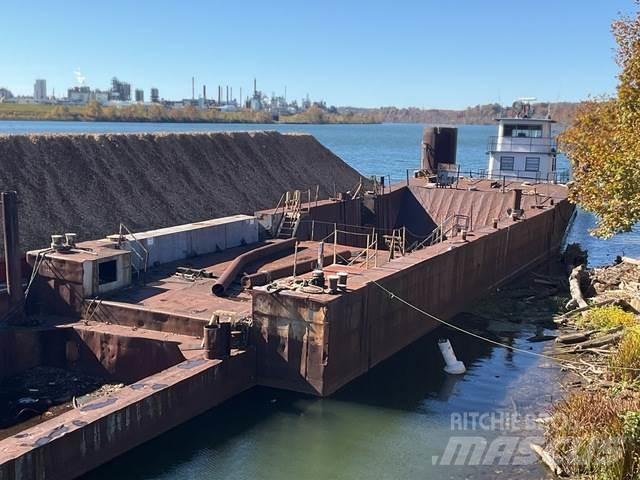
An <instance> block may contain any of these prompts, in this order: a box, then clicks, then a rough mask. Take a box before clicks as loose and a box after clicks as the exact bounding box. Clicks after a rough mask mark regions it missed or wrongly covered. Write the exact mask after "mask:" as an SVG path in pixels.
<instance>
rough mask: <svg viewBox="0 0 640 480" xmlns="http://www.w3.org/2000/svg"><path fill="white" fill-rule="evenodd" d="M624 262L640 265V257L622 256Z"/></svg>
mask: <svg viewBox="0 0 640 480" xmlns="http://www.w3.org/2000/svg"><path fill="white" fill-rule="evenodd" d="M622 262H623V263H629V264H631V265H637V266H639V267H640V259H637V258H631V257H622Z"/></svg>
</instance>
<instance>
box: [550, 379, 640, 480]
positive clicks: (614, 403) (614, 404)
mask: <svg viewBox="0 0 640 480" xmlns="http://www.w3.org/2000/svg"><path fill="white" fill-rule="evenodd" d="M546 434H547V440H548V448H549V450H550V451H551V452H553V455H554V456H555V458H556V461H557V462H559V464H560V465H561V467H562V468H563V469H564V471H565V472H567V473H568V474H570V475H576V476H581V477H580V478H584V477H583V476H584V475H589V476H590V478H595V479H602V480H604V479H611V480H613V479H633V478H638V475H640V461H639V460H640V398H638V397H625V398H620V397H614V396H611V395H609V394H607V393H605V392H601V391H596V392H585V391H581V392H576V393H574V394H572V395H571V396H569V397H568V398H567V399H566V400H563V401H562V402H560V403H558V404H557V405H556V406H555V407H554V411H553V417H552V420H551V422H550V423H549V425H548V428H547V432H546Z"/></svg>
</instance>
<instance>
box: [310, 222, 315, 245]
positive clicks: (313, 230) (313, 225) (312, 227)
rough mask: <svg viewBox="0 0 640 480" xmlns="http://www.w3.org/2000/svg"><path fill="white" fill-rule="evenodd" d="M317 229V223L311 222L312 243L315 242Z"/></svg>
mask: <svg viewBox="0 0 640 480" xmlns="http://www.w3.org/2000/svg"><path fill="white" fill-rule="evenodd" d="M315 228H316V221H315V220H311V241H312V242H313V239H314V233H315Z"/></svg>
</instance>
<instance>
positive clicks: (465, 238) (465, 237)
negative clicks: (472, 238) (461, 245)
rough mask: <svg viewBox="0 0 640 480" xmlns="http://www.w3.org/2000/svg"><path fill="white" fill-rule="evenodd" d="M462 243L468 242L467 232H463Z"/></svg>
mask: <svg viewBox="0 0 640 480" xmlns="http://www.w3.org/2000/svg"><path fill="white" fill-rule="evenodd" d="M462 241H463V242H466V241H467V231H466V230H464V229H463V230H462Z"/></svg>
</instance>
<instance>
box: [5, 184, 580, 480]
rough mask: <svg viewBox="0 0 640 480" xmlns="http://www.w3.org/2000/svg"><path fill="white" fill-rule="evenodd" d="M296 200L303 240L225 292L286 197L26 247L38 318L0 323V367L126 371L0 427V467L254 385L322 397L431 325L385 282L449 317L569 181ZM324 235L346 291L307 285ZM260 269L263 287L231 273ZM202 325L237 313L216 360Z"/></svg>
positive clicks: (560, 208) (566, 207)
mask: <svg viewBox="0 0 640 480" xmlns="http://www.w3.org/2000/svg"><path fill="white" fill-rule="evenodd" d="M297 208H298V210H297V213H298V214H299V218H297V221H296V222H297V225H296V228H295V232H293V236H294V237H295V238H297V240H298V242H299V243H298V249H297V250H296V251H287V252H285V253H283V254H282V255H280V256H277V258H274V257H265V258H263V259H260V260H259V261H254V262H252V263H248V264H247V265H244V266H243V268H242V269H241V273H240V275H238V276H237V278H236V279H235V283H234V284H232V285H231V286H230V288H229V289H228V290H227V294H226V296H222V297H220V296H216V295H213V294H212V293H211V292H212V286H213V285H214V284H215V283H216V282H218V281H219V280H220V278H221V277H222V276H223V274H224V273H225V272H226V271H228V269H229V267H230V266H231V264H232V263H233V262H234V260H235V259H237V258H239V257H240V256H242V255H243V254H244V253H247V252H249V251H252V250H254V249H256V248H258V247H261V246H264V245H267V244H271V243H275V242H278V241H282V240H274V239H272V238H269V237H270V236H277V235H275V232H276V231H277V230H278V229H277V228H276V226H277V225H279V224H281V223H282V222H283V218H284V217H285V216H286V215H287V211H286V210H285V209H280V210H279V209H277V208H276V209H271V210H265V211H260V212H257V213H256V214H255V215H254V216H235V217H227V218H225V219H216V220H211V221H208V222H198V223H196V224H188V225H183V226H180V227H173V228H171V229H162V230H158V231H152V232H142V233H136V234H135V235H127V236H124V237H119V238H117V239H114V238H112V237H110V238H108V239H103V240H97V241H89V242H80V243H78V244H77V245H73V247H72V248H69V249H67V250H65V251H50V250H46V251H34V252H30V253H29V254H28V261H29V263H30V264H31V265H32V266H33V268H34V270H35V273H36V276H35V281H34V284H33V286H32V290H31V294H30V295H31V296H30V297H29V300H30V302H29V304H28V307H29V308H30V312H31V317H30V318H32V319H40V320H41V324H40V325H39V326H38V327H37V328H34V327H30V326H28V325H26V324H24V325H22V326H19V327H13V328H8V329H3V330H1V331H0V346H1V347H2V351H3V352H5V355H7V357H6V358H11V361H10V362H5V364H6V365H5V364H3V368H4V370H3V371H0V374H1V376H2V377H4V376H7V375H9V374H11V373H15V372H19V371H24V370H25V369H27V368H30V367H32V366H35V365H45V364H46V365H55V366H60V367H62V368H66V369H69V370H77V371H99V372H100V373H102V374H104V375H105V376H106V377H108V378H111V379H113V380H119V381H122V382H123V383H125V384H126V386H125V388H123V389H121V390H120V391H118V392H116V393H114V394H112V395H108V396H105V397H101V398H97V399H95V400H93V401H91V402H89V403H87V404H84V405H83V406H81V407H79V408H74V409H73V410H70V411H68V412H65V413H62V414H61V415H59V416H57V417H54V418H50V419H47V420H44V421H42V423H39V424H38V425H35V426H32V427H30V428H28V429H26V430H24V431H21V432H20V433H19V434H16V435H13V436H12V437H10V438H6V439H4V440H2V441H0V478H1V479H3V480H4V479H11V480H13V479H18V478H45V477H46V478H55V479H58V478H59V479H66V478H74V477H76V476H78V475H81V474H82V473H84V472H86V471H88V470H89V469H92V468H95V467H96V466H98V465H100V464H102V463H104V462H106V461H108V460H109V459H111V458H113V457H115V456H117V455H119V454H121V453H122V452H124V451H126V450H128V449H130V448H133V447H134V446H135V445H138V444H140V443H142V442H144V441H146V440H148V439H150V438H152V437H154V436H156V435H159V434H161V433H163V432H165V431H167V430H168V429H170V428H172V427H173V426H175V425H177V424H179V423H181V422H183V421H185V420H187V419H188V418H191V417H193V416H195V415H197V414H199V413H201V412H204V411H205V410H207V409H209V408H211V407H213V406H215V405H217V404H219V403H220V402H222V401H225V400H228V399H231V398H232V397H233V396H234V395H235V394H237V393H239V392H241V391H243V390H245V389H248V388H251V387H252V386H254V385H267V386H272V387H278V388H285V389H289V390H295V391H300V392H305V393H311V394H314V395H319V396H326V395H331V394H332V393H334V392H335V391H336V390H338V389H339V388H340V387H342V386H344V385H345V384H346V383H348V382H349V381H351V380H353V379H354V378H356V377H358V376H359V375H361V374H363V373H364V372H366V371H367V370H369V369H370V368H372V367H373V366H375V365H376V364H378V363H380V362H382V361H383V360H385V359H386V358H388V357H390V356H391V355H393V354H394V353H396V352H398V351H399V350H401V349H402V348H404V347H406V346H407V345H409V344H410V343H412V342H413V341H415V340H416V339H418V338H419V337H421V336H423V335H424V334H426V333H428V332H429V331H431V330H433V329H434V328H436V327H437V325H438V324H437V322H436V321H434V320H433V319H430V318H426V317H425V316H423V315H421V314H420V313H419V312H417V311H416V310H414V309H411V308H409V307H407V305H406V304H405V303H403V302H399V301H398V300H397V298H394V296H395V297H399V298H401V299H403V300H404V301H406V302H408V303H410V304H412V305H415V306H418V307H420V308H422V309H424V310H425V311H428V312H429V313H431V314H433V315H435V316H437V317H440V318H444V319H447V318H450V317H451V316H453V315H454V314H456V313H458V312H460V311H462V310H463V309H464V308H465V306H466V305H467V304H469V303H470V302H472V301H474V300H477V299H478V298H479V297H481V296H482V295H484V294H486V293H487V292H488V291H490V290H491V289H493V288H495V287H497V286H499V285H500V284H502V283H504V282H507V281H509V280H510V279H511V278H513V277H515V276H517V275H519V274H520V273H522V272H524V271H526V270H527V269H530V268H532V267H533V266H534V265H536V264H538V263H539V262H542V261H544V260H546V259H548V258H550V257H551V256H553V255H555V254H556V253H557V252H558V249H559V246H560V243H561V241H562V238H563V236H564V233H565V230H566V228H567V225H568V223H569V221H570V218H571V216H572V214H573V210H574V207H573V206H572V205H570V204H569V203H568V201H567V199H566V187H565V186H562V185H552V184H536V183H528V182H525V183H522V182H516V181H510V182H502V183H501V184H500V183H499V182H492V181H489V180H482V179H460V180H459V181H458V182H457V184H456V185H455V186H451V188H436V187H435V186H434V185H427V184H426V182H425V180H424V179H411V180H409V181H407V182H406V183H402V184H398V185H393V186H391V187H388V188H387V190H385V191H374V192H366V193H365V194H363V195H361V196H357V197H356V196H351V195H344V196H343V198H342V199H340V200H338V199H334V200H324V201H317V202H309V203H302V204H299V205H298V206H297ZM434 232H435V234H434ZM270 234H271V235H270ZM400 239H401V242H402V245H401V246H400V248H397V245H394V243H395V242H399V241H400ZM320 241H323V243H322V247H320ZM318 250H322V254H321V256H320V258H322V264H323V265H324V269H323V270H324V275H326V276H331V275H333V274H335V273H338V272H346V273H347V276H348V282H347V286H346V288H341V289H340V290H338V291H334V292H329V291H328V290H327V289H326V288H318V287H314V285H313V283H314V282H315V281H316V276H317V273H314V272H311V270H312V268H314V266H313V264H314V263H315V262H314V259H316V258H317V257H318ZM334 250H335V254H334ZM144 258H146V260H145V261H144V262H143V261H142V260H141V259H144ZM334 259H335V260H336V262H334ZM353 259H357V260H356V261H353V262H352V260H353ZM350 263H351V264H350ZM294 264H295V265H296V267H297V266H298V265H300V266H301V267H300V269H297V271H296V276H295V278H293V276H292V273H293V272H292V271H290V270H289V269H292V268H293V265H294ZM303 264H304V265H305V267H304V268H302V265H303ZM147 267H148V268H147ZM259 273H262V274H264V276H265V278H266V281H265V283H266V285H256V286H253V287H252V288H242V287H241V285H240V283H239V281H240V279H241V277H243V276H250V275H252V274H259ZM136 274H137V275H136ZM136 276H137V277H140V278H142V277H144V280H145V283H144V285H140V284H139V283H137V282H135V281H134V277H136ZM388 292H393V295H394V296H391V295H389V293H388ZM212 319H214V320H213V321H212ZM211 323H214V324H216V325H218V324H220V323H231V328H230V329H229V330H230V331H231V333H230V335H231V338H229V339H224V338H223V339H221V338H220V337H221V335H223V333H221V332H223V331H224V329H222V328H219V332H218V338H217V341H222V343H224V342H225V341H228V342H230V348H229V350H228V351H227V353H226V354H222V355H218V356H217V357H216V358H211V351H209V350H206V349H204V348H203V342H204V338H203V337H204V336H206V335H207V333H206V328H208V327H207V326H208V325H210V324H211ZM25 345H27V346H30V347H28V348H25ZM9 355H11V357H10V356H9ZM434 368H440V365H437V366H434ZM231 401H232V400H231Z"/></svg>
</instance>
